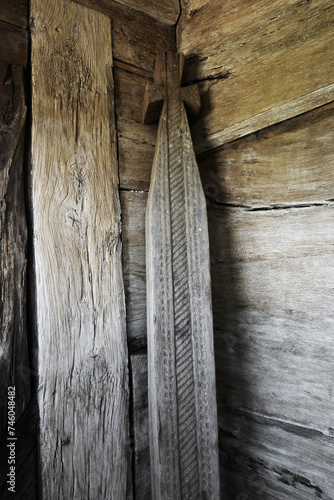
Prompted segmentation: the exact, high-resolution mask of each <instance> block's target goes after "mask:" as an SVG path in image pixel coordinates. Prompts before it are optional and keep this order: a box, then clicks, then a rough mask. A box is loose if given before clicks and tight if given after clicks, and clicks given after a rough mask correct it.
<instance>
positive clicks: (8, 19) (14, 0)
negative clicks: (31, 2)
mask: <svg viewBox="0 0 334 500" xmlns="http://www.w3.org/2000/svg"><path fill="white" fill-rule="evenodd" d="M0 21H4V22H5V23H10V24H15V26H18V27H19V28H26V27H27V25H28V0H1V4H0Z"/></svg>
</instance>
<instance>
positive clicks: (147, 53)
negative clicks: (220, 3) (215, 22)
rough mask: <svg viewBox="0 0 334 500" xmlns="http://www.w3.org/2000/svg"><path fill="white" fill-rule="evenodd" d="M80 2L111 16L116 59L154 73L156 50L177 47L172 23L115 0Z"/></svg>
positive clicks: (85, 0) (83, 0) (81, 0)
mask: <svg viewBox="0 0 334 500" xmlns="http://www.w3.org/2000/svg"><path fill="white" fill-rule="evenodd" d="M79 3H81V4H83V5H86V6H87V7H91V8H95V9H98V10H99V11H101V12H102V13H103V14H106V15H107V16H109V17H110V18H111V20H112V28H113V41H112V42H113V54H114V58H115V59H118V60H120V61H123V62H126V63H129V64H132V65H134V66H137V67H138V68H142V69H144V70H148V71H152V72H153V64H154V59H155V56H156V52H157V51H158V50H173V49H175V29H174V27H173V26H169V25H167V24H165V23H163V22H160V21H158V20H156V19H154V18H152V17H150V16H148V15H146V14H144V13H141V12H139V11H136V10H134V9H132V8H128V7H125V6H124V5H121V4H119V3H117V2H113V1H112V0H105V1H103V3H102V2H101V3H98V4H97V2H96V1H92V0H80V1H79Z"/></svg>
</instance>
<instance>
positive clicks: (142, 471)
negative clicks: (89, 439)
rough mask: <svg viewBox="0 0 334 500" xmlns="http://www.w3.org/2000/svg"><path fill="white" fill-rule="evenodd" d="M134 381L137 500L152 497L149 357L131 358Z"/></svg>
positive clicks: (135, 482)
mask: <svg viewBox="0 0 334 500" xmlns="http://www.w3.org/2000/svg"><path fill="white" fill-rule="evenodd" d="M130 366H131V379H132V426H133V430H132V436H133V442H134V443H133V448H134V462H133V467H134V470H133V477H134V491H135V493H136V500H149V499H150V498H152V496H151V468H150V442H149V415H148V379H147V355H146V354H136V355H132V356H131V357H130Z"/></svg>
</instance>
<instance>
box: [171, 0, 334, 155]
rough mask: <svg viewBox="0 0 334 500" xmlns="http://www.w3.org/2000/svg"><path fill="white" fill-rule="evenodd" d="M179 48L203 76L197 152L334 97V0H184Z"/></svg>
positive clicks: (192, 75) (190, 74) (192, 74)
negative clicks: (198, 0) (195, 3)
mask: <svg viewBox="0 0 334 500" xmlns="http://www.w3.org/2000/svg"><path fill="white" fill-rule="evenodd" d="M185 6H186V7H185V8H184V9H183V10H182V16H181V22H180V24H179V27H178V29H179V42H178V45H179V48H180V50H181V51H182V52H184V53H185V54H186V55H190V54H193V53H194V54H196V56H197V57H194V58H191V60H190V61H189V63H190V64H189V65H188V69H187V71H186V72H185V79H186V81H194V80H200V81H201V93H202V100H203V105H202V114H201V117H200V120H199V121H198V122H197V124H196V125H195V126H194V128H193V135H194V140H195V144H196V150H197V152H201V151H205V150H208V149H212V148H214V147H217V146H219V145H221V144H224V143H226V142H228V141H230V140H232V139H236V138H237V137H238V136H243V135H247V134H249V133H251V132H254V131H257V130H259V129H261V128H264V127H265V126H269V125H272V124H274V123H277V122H280V121H282V120H285V119H288V118H291V117H293V116H295V115H297V114H300V113H303V112H306V111H308V110H310V109H313V108H314V107H317V106H320V105H323V104H326V103H328V102H330V101H332V100H333V99H334V85H333V82H334V70H333V68H334V64H333V62H334V55H333V54H334V53H333V50H332V40H333V35H334V28H333V26H334V24H333V19H334V7H333V4H332V2H331V0H315V1H313V2H300V1H299V0H286V1H285V2H281V1H280V0H274V1H273V2H270V3H268V4H264V2H263V1H261V0H257V1H256V2H252V3H248V4H247V3H245V2H244V0H235V1H233V2H217V1H211V2H208V3H206V4H204V5H202V6H200V8H198V9H196V7H195V8H192V7H191V2H189V3H187V2H186V3H185Z"/></svg>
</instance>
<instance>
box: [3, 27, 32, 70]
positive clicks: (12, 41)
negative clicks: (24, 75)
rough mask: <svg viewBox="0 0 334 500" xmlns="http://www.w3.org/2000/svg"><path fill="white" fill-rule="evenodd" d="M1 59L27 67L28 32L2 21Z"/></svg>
mask: <svg viewBox="0 0 334 500" xmlns="http://www.w3.org/2000/svg"><path fill="white" fill-rule="evenodd" d="M0 61H1V62H4V63H7V64H12V65H17V66H23V67H24V68H26V67H27V62H28V32H27V30H25V29H22V28H17V27H16V26H14V25H12V24H9V23H4V22H2V21H0Z"/></svg>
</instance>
